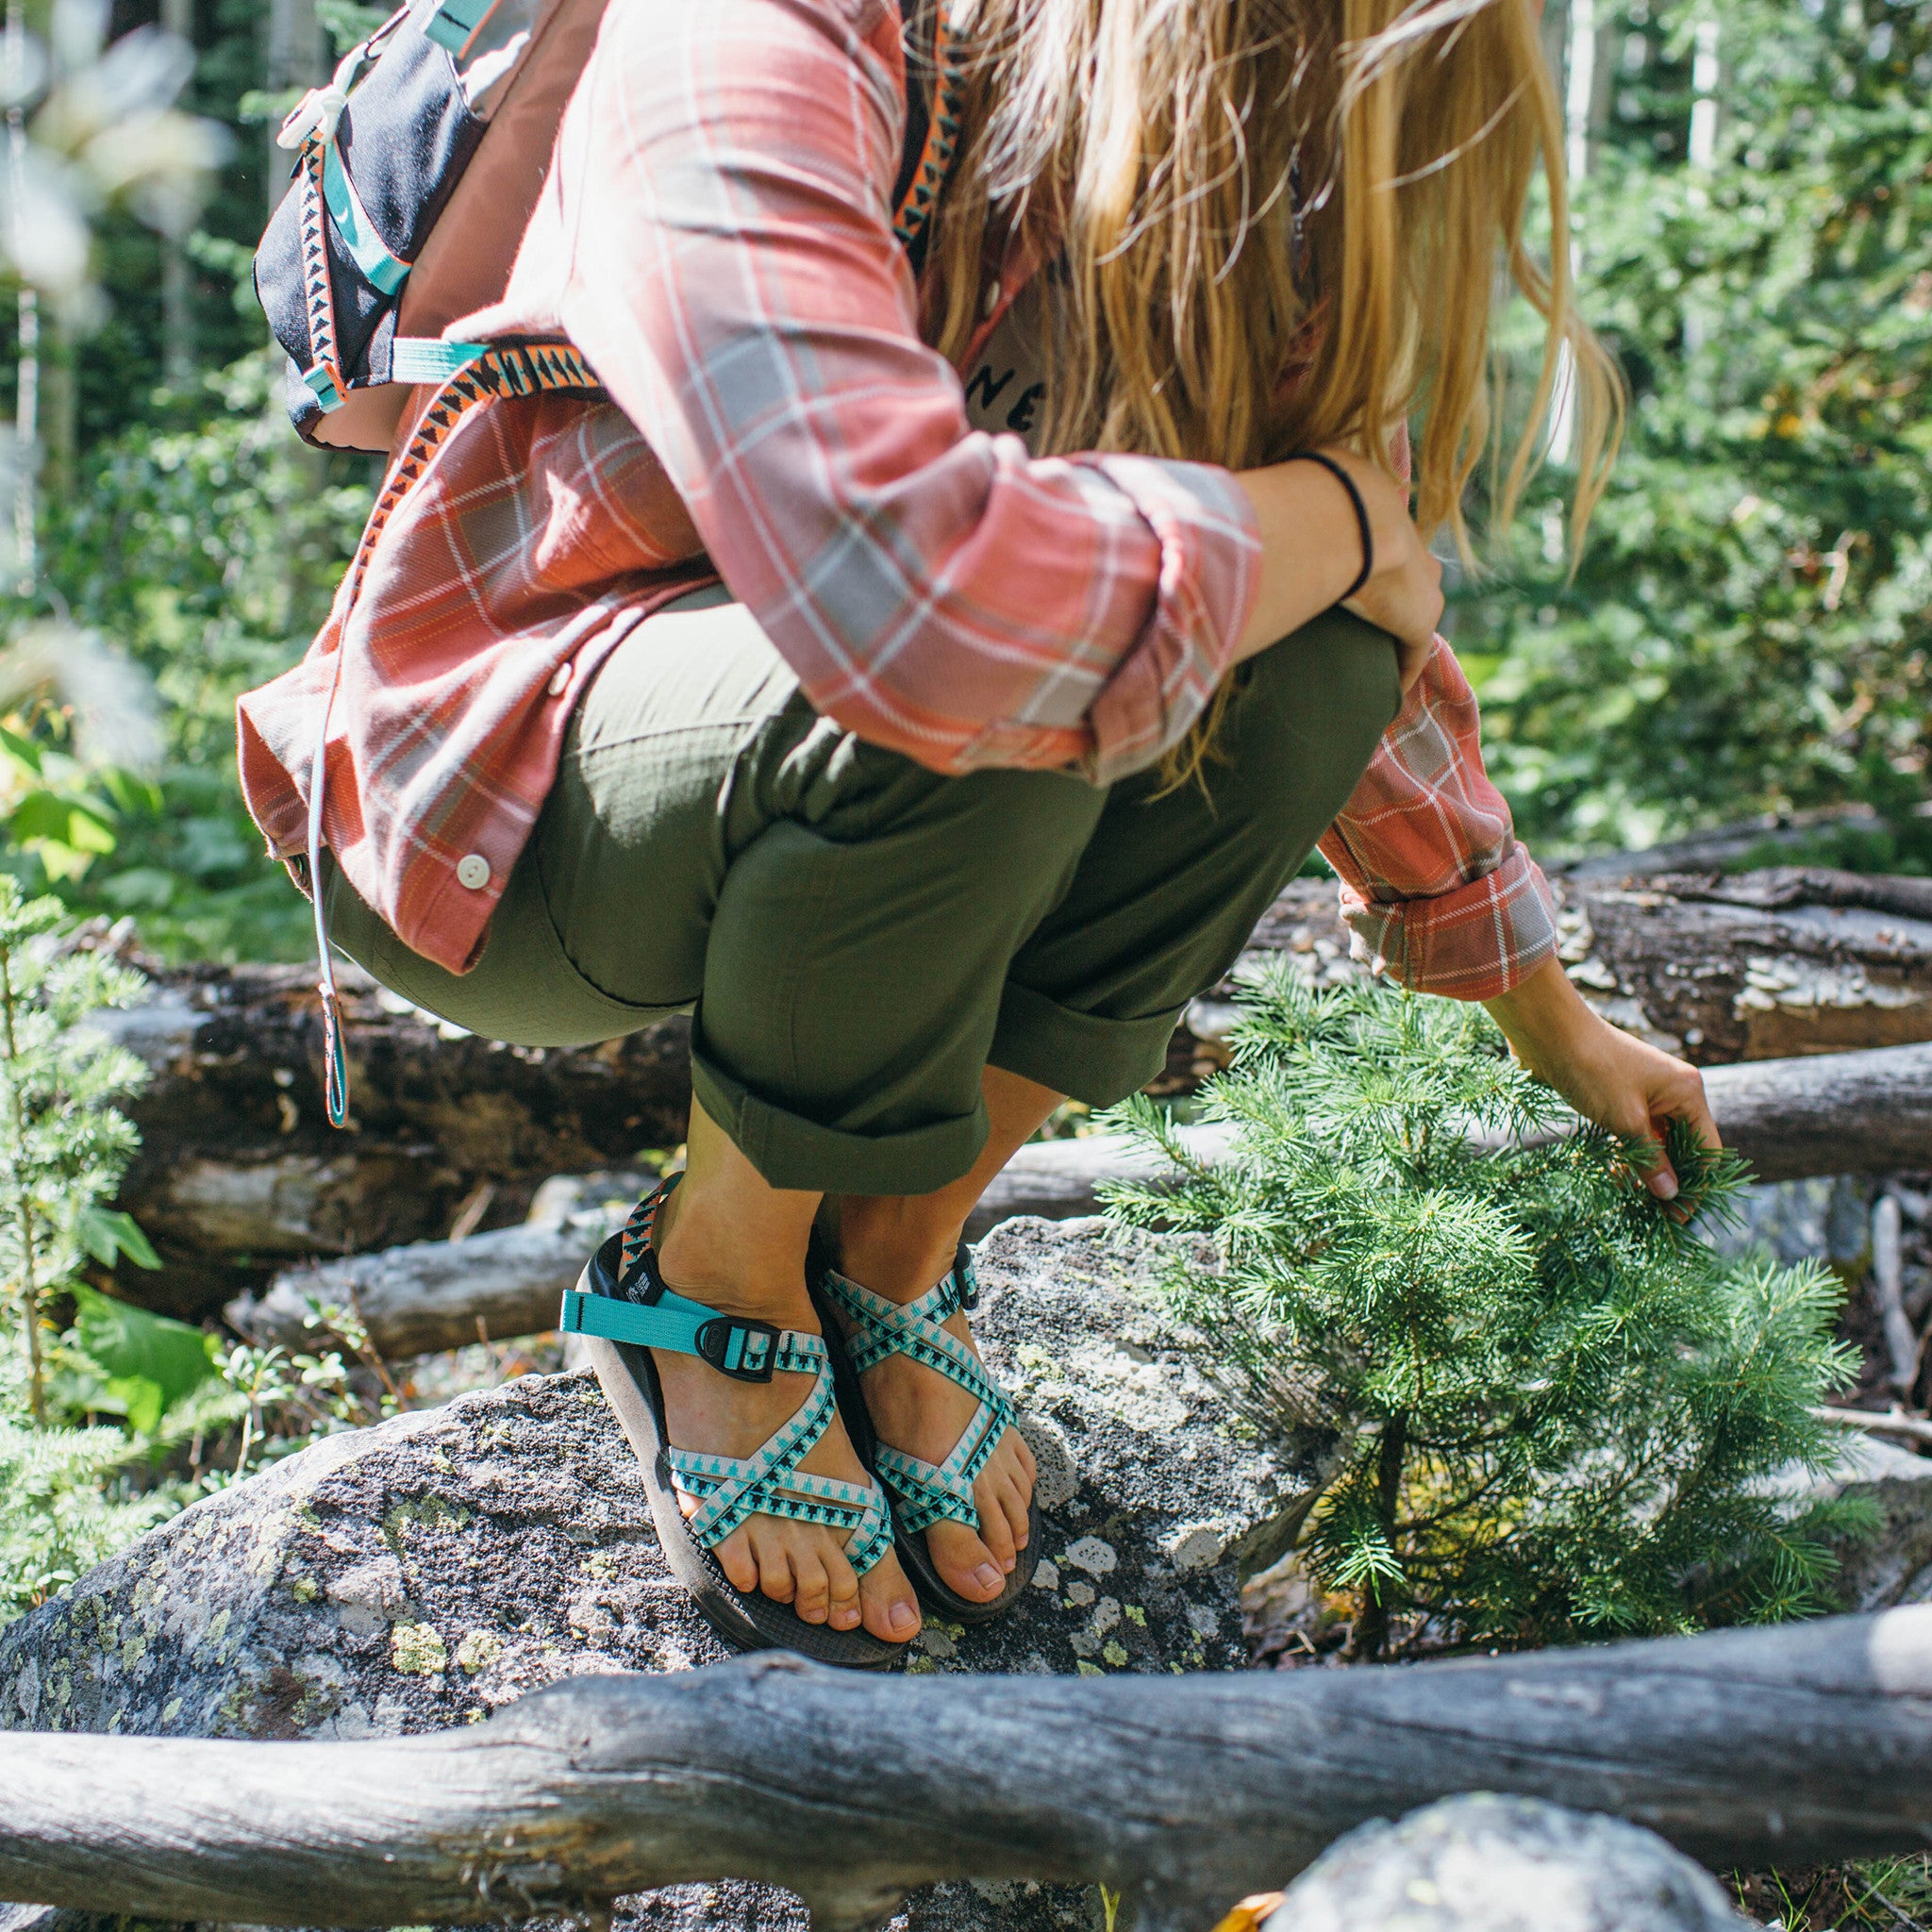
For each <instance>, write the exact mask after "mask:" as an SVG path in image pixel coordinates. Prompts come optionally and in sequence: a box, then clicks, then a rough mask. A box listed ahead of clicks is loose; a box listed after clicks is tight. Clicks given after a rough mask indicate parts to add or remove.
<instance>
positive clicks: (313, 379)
mask: <svg viewBox="0 0 1932 1932" xmlns="http://www.w3.org/2000/svg"><path fill="white" fill-rule="evenodd" d="M302 380H303V381H304V382H305V383H307V384H308V392H309V394H311V395H312V396H313V397H314V398H315V400H316V401H317V402H318V403H320V404H321V405H322V410H323V414H324V415H327V414H328V413H329V411H330V410H332V409H340V408H341V407H342V405H343V404H344V403H345V402H347V401H348V397H346V396H345V395H343V393H342V391H341V385H340V384H339V383H338V382H337V381H336V373H335V371H334V370H333V369H331V368H330V367H329V366H328V364H327V363H326V362H317V363H315V364H314V365H313V366H312V367H310V368H308V369H305V370H304V371H303V372H302Z"/></svg>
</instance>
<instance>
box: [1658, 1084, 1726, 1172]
mask: <svg viewBox="0 0 1932 1932" xmlns="http://www.w3.org/2000/svg"><path fill="white" fill-rule="evenodd" d="M1671 1111H1672V1112H1673V1113H1674V1114H1675V1115H1676V1117H1677V1118H1678V1119H1679V1120H1680V1121H1685V1122H1688V1123H1689V1124H1690V1127H1691V1132H1692V1133H1693V1134H1695V1135H1696V1136H1697V1138H1698V1139H1699V1140H1700V1141H1703V1142H1704V1144H1705V1145H1706V1146H1707V1147H1708V1148H1709V1149H1710V1150H1711V1151H1712V1152H1713V1153H1715V1152H1716V1151H1717V1150H1718V1149H1719V1148H1721V1147H1722V1146H1723V1145H1724V1136H1723V1135H1722V1134H1720V1133H1719V1132H1718V1130H1717V1120H1716V1117H1715V1116H1714V1115H1713V1114H1712V1113H1711V1110H1710V1096H1709V1095H1708V1094H1707V1093H1706V1092H1705V1091H1704V1076H1703V1074H1695V1073H1693V1074H1691V1078H1690V1080H1689V1081H1687V1082H1686V1083H1685V1088H1684V1093H1683V1096H1682V1098H1681V1100H1680V1101H1679V1103H1678V1104H1677V1105H1676V1106H1675V1107H1674V1108H1672V1109H1671Z"/></svg>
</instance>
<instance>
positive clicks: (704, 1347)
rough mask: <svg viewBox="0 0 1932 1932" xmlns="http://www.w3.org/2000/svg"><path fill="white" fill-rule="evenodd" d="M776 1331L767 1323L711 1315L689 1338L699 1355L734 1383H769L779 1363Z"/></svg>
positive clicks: (734, 1316) (732, 1316) (777, 1332)
mask: <svg viewBox="0 0 1932 1932" xmlns="http://www.w3.org/2000/svg"><path fill="white" fill-rule="evenodd" d="M778 1334H779V1331H778V1330H777V1329H776V1328H774V1326H773V1325H772V1324H771V1323H769V1322H752V1321H746V1320H744V1319H743V1318H741V1317H740V1316H736V1315H713V1316H712V1317H711V1319H710V1320H709V1321H708V1322H703V1323H700V1324H698V1332H697V1333H696V1335H695V1336H693V1337H692V1338H691V1339H692V1341H694V1342H695V1344H696V1347H697V1352H698V1355H699V1356H700V1357H702V1358H703V1359H704V1360H706V1361H708V1362H709V1363H710V1365H711V1366H712V1367H713V1368H714V1369H716V1370H717V1371H718V1373H719V1374H721V1375H729V1376H730V1377H731V1379H732V1380H733V1381H734V1382H769V1381H770V1380H771V1379H772V1371H773V1369H774V1367H775V1366H776V1364H777V1360H778Z"/></svg>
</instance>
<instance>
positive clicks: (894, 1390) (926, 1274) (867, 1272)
mask: <svg viewBox="0 0 1932 1932" xmlns="http://www.w3.org/2000/svg"><path fill="white" fill-rule="evenodd" d="M903 1232H904V1230H903V1228H901V1229H897V1230H888V1229H878V1228H874V1227H870V1226H868V1225H867V1224H866V1219H865V1217H864V1216H862V1215H855V1214H852V1213H850V1212H849V1211H847V1212H843V1213H841V1219H840V1226H839V1252H840V1254H841V1261H840V1264H839V1267H840V1273H841V1274H846V1275H848V1276H849V1277H850V1278H851V1279H852V1280H854V1281H856V1282H858V1284H859V1286H860V1287H862V1288H869V1289H871V1290H872V1291H873V1292H874V1294H877V1295H883V1296H884V1297H885V1298H886V1299H887V1300H888V1301H891V1302H897V1303H899V1304H900V1305H901V1306H902V1307H903V1306H904V1305H905V1304H906V1303H908V1302H913V1301H917V1300H918V1299H919V1297H920V1296H921V1295H923V1294H924V1293H925V1292H926V1291H927V1290H928V1289H930V1288H931V1287H932V1286H933V1284H934V1283H935V1282H937V1281H939V1280H941V1279H942V1278H943V1277H944V1275H945V1274H947V1272H948V1271H949V1270H950V1269H951V1267H952V1265H953V1256H954V1252H955V1247H954V1243H953V1242H951V1241H949V1242H947V1243H945V1245H944V1246H943V1248H942V1249H941V1251H940V1252H939V1253H938V1254H937V1255H935V1254H934V1253H933V1252H931V1251H930V1250H929V1249H926V1248H925V1247H924V1244H920V1245H919V1246H917V1247H913V1246H908V1244H905V1243H903V1241H900V1242H895V1241H893V1240H892V1239H891V1237H892V1234H893V1233H897V1234H900V1235H903ZM942 1325H943V1326H944V1328H945V1330H946V1332H947V1333H948V1334H949V1335H954V1336H957V1337H958V1339H959V1340H960V1341H963V1342H964V1343H965V1344H966V1345H967V1347H968V1348H970V1349H972V1351H973V1353H974V1357H977V1356H978V1354H979V1350H978V1347H977V1346H976V1344H975V1343H974V1340H973V1331H972V1330H971V1328H969V1327H968V1326H967V1324H966V1316H965V1312H964V1310H962V1309H955V1310H954V1312H953V1313H952V1314H951V1315H950V1316H949V1317H948V1318H947V1319H946V1321H945V1323H944V1324H942ZM860 1384H861V1386H862V1388H863V1389H864V1391H865V1405H866V1407H867V1408H868V1409H869V1410H870V1411H871V1414H872V1420H873V1425H874V1428H876V1429H877V1431H878V1437H879V1441H881V1442H882V1443H884V1444H885V1445H887V1446H888V1447H889V1448H892V1449H896V1450H898V1451H899V1452H900V1453H901V1454H902V1455H906V1456H915V1457H918V1458H919V1459H920V1460H921V1461H922V1462H932V1463H942V1462H944V1461H945V1459H946V1457H948V1456H950V1455H951V1454H952V1453H953V1449H954V1446H955V1445H956V1444H957V1443H958V1440H959V1438H960V1436H961V1435H963V1434H964V1433H965V1431H966V1429H967V1427H968V1425H969V1424H971V1423H972V1421H973V1416H974V1410H975V1409H976V1408H977V1407H978V1406H979V1405H978V1399H977V1398H976V1397H975V1396H973V1395H970V1394H968V1393H967V1391H965V1390H963V1389H961V1388H960V1387H959V1385H958V1383H957V1382H954V1381H950V1380H949V1379H948V1378H947V1377H946V1376H944V1375H942V1374H940V1373H939V1371H938V1370H937V1369H928V1368H925V1367H924V1366H923V1365H922V1364H921V1363H918V1362H915V1361H913V1360H912V1359H911V1358H910V1357H907V1356H903V1355H892V1356H888V1357H886V1358H885V1359H884V1360H883V1361H881V1362H878V1363H875V1364H874V1366H873V1367H872V1368H870V1369H868V1370H867V1371H866V1372H865V1374H864V1375H863V1376H861V1377H860ZM1036 1474H1038V1471H1037V1469H1036V1467H1035V1464H1034V1460H1033V1452H1032V1450H1031V1449H1029V1448H1028V1447H1027V1446H1026V1439H1025V1438H1024V1436H1022V1435H1021V1433H1020V1431H1019V1430H1018V1429H1016V1428H1008V1430H1007V1431H1006V1432H1005V1434H1004V1435H1002V1437H1001V1438H1000V1440H999V1442H998V1443H997V1445H996V1446H995V1447H994V1449H993V1452H992V1454H991V1456H990V1457H988V1458H987V1462H986V1467H985V1468H984V1469H982V1470H981V1471H980V1472H979V1475H978V1477H977V1479H976V1480H975V1481H974V1485H973V1500H974V1504H975V1505H976V1506H977V1507H978V1510H979V1528H978V1533H977V1534H976V1535H975V1534H974V1531H973V1530H972V1529H971V1528H969V1527H968V1526H967V1525H966V1524H963V1523H953V1522H950V1521H941V1522H939V1523H935V1524H933V1525H932V1526H931V1527H930V1528H929V1529H928V1530H927V1531H926V1532H925V1546H926V1550H927V1552H928V1553H929V1554H930V1556H931V1557H932V1561H933V1567H934V1568H935V1569H936V1570H937V1571H938V1572H939V1574H940V1575H941V1578H942V1579H943V1580H944V1582H945V1583H946V1585H947V1587H948V1588H949V1589H952V1590H955V1591H958V1593H959V1595H961V1596H963V1597H966V1598H967V1599H969V1600H970V1601H972V1602H974V1603H991V1601H992V1600H993V1598H994V1597H996V1596H998V1595H999V1593H1000V1591H1003V1590H1004V1589H1005V1588H1006V1586H1007V1578H1008V1576H1010V1575H1011V1574H1012V1573H1013V1569H1014V1566H1015V1565H1016V1564H1017V1562H1018V1560H1019V1553H1020V1551H1022V1550H1024V1548H1025V1547H1026V1537H1027V1521H1028V1507H1029V1505H1030V1504H1031V1502H1032V1500H1033V1482H1034V1478H1035V1476H1036Z"/></svg>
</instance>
